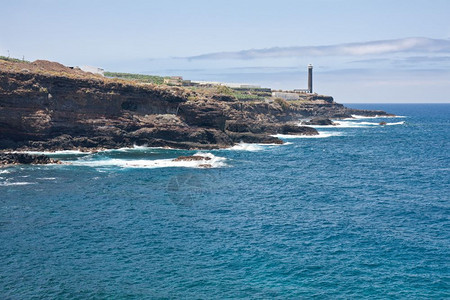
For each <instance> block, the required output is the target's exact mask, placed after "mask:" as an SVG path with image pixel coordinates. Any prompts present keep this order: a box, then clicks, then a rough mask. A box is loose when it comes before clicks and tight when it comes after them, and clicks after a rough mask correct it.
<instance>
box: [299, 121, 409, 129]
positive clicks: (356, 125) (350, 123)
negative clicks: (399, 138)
mask: <svg viewBox="0 0 450 300" xmlns="http://www.w3.org/2000/svg"><path fill="white" fill-rule="evenodd" d="M346 120H347V121H345V120H336V121H334V122H335V123H336V124H337V125H308V126H309V127H313V128H367V127H372V126H391V125H403V124H405V121H401V122H395V123H386V124H385V125H381V124H380V123H379V122H358V121H350V120H349V119H346Z"/></svg>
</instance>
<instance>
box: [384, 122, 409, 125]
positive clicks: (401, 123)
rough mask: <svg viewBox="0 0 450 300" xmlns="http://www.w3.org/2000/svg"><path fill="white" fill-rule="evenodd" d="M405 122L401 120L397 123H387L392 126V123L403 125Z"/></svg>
mask: <svg viewBox="0 0 450 300" xmlns="http://www.w3.org/2000/svg"><path fill="white" fill-rule="evenodd" d="M403 124H405V121H401V122H397V123H386V125H387V126H392V125H403Z"/></svg>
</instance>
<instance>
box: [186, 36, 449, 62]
mask: <svg viewBox="0 0 450 300" xmlns="http://www.w3.org/2000/svg"><path fill="white" fill-rule="evenodd" d="M402 52H409V53H411V52H413V53H450V40H444V39H430V38H404V39H396V40H385V41H370V42H364V43H350V44H338V45H328V46H302V47H274V48H267V49H251V50H242V51H235V52H217V53H207V54H202V55H197V56H191V57H187V58H188V59H191V60H200V59H211V60H219V59H235V60H249V59H260V58H280V57H299V56H364V55H379V54H389V53H402Z"/></svg>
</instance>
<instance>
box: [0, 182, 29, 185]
mask: <svg viewBox="0 0 450 300" xmlns="http://www.w3.org/2000/svg"><path fill="white" fill-rule="evenodd" d="M27 184H35V182H0V186H10V185H27Z"/></svg>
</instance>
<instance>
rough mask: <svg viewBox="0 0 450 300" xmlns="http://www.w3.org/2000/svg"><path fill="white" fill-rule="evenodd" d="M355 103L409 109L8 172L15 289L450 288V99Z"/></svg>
mask: <svg viewBox="0 0 450 300" xmlns="http://www.w3.org/2000/svg"><path fill="white" fill-rule="evenodd" d="M350 106H351V107H355V108H368V109H384V110H387V111H388V112H391V113H395V114H398V115H401V116H404V118H389V119H357V120H344V121H343V122H341V126H338V127H335V128H330V127H318V130H319V131H320V132H321V136H319V138H295V139H286V141H288V142H289V143H288V144H286V145H282V146H275V145H273V146H272V145H269V146H260V145H245V144H243V145H239V146H237V147H235V148H234V149H231V150H216V151H209V152H203V153H209V154H208V155H209V156H210V157H211V158H212V159H211V160H209V161H208V163H211V164H212V166H213V168H211V169H202V168H196V166H197V165H195V164H192V165H180V164H177V163H174V162H171V160H170V158H175V157H177V156H180V155H187V154H194V153H196V152H197V151H182V150H167V149H150V148H135V149H122V150H117V151H107V152H100V153H96V154H88V155H86V154H80V153H58V154H54V155H53V156H54V157H57V158H60V159H63V160H64V161H67V162H70V165H54V166H21V167H11V168H6V169H0V199H1V200H0V240H1V244H0V271H1V272H0V297H1V298H2V299H5V298H7V299H29V298H80V299H86V298H95V299H99V298H107V299H124V298H126V299H133V298H134V299H141V298H189V299H190V298H195V299H199V298H200V299H211V298H291V299H293V298H310V297H317V298H346V299H347V298H366V299H373V298H405V299H406V298H407V299H411V298H420V299H425V298H426V299H430V298H440V299H443V298H449V297H450V289H449V284H450V282H449V257H450V255H449V254H450V233H449V228H450V226H449V225H450V222H449V213H450V201H449V182H450V172H449V171H450V155H449V149H450V148H449V143H450V130H449V125H450V105H443V104H442V105H381V104H380V105H375V104H372V105H350ZM380 121H386V122H387V123H388V124H390V125H388V126H379V125H377V124H378V123H379V122H380Z"/></svg>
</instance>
